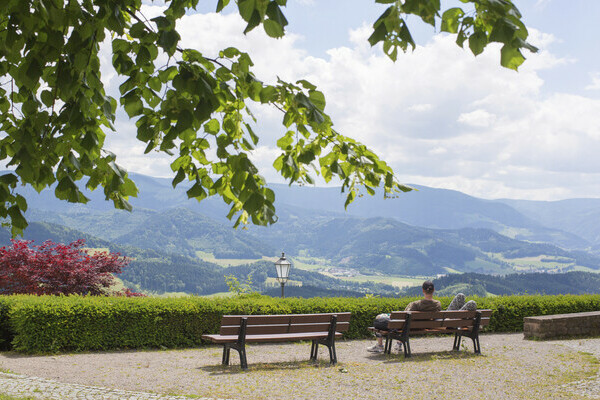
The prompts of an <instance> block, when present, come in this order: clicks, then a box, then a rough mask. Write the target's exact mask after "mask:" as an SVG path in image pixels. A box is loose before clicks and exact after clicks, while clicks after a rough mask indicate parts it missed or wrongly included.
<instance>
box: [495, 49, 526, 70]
mask: <svg viewBox="0 0 600 400" xmlns="http://www.w3.org/2000/svg"><path fill="white" fill-rule="evenodd" d="M523 61H525V57H523V54H521V51H520V50H519V49H518V48H515V47H512V46H509V45H507V44H505V45H504V46H502V49H501V50H500V64H502V66H503V67H506V68H510V69H514V70H515V71H516V70H517V69H518V68H519V65H521V64H523Z"/></svg>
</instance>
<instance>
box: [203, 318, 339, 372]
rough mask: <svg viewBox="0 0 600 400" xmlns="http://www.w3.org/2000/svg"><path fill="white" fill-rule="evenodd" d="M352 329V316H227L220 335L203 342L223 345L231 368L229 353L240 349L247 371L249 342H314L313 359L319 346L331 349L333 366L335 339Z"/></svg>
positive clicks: (243, 367) (207, 338)
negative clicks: (208, 341) (247, 346)
mask: <svg viewBox="0 0 600 400" xmlns="http://www.w3.org/2000/svg"><path fill="white" fill-rule="evenodd" d="M349 327H350V313H349V312H343V313H327V314H290V315H224V316H223V318H222V319H221V330H220V333H219V334H218V335H202V339H205V340H210V341H211V342H213V343H217V344H222V345H223V361H222V363H223V365H229V352H230V350H231V349H234V350H237V352H238V353H239V355H240V364H241V366H242V369H247V368H248V362H247V360H246V343H271V342H290V341H299V340H310V341H312V347H311V350H310V359H311V360H312V361H316V359H317V353H318V348H319V345H320V344H322V345H325V346H327V348H328V349H329V358H330V362H331V364H336V363H337V355H336V353H335V339H336V338H339V337H341V336H342V332H346V331H347V330H348V328H349Z"/></svg>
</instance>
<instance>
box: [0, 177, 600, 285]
mask: <svg viewBox="0 0 600 400" xmlns="http://www.w3.org/2000/svg"><path fill="white" fill-rule="evenodd" d="M131 177H132V179H133V180H134V181H135V182H136V184H137V185H138V187H139V188H140V194H139V196H138V198H133V199H132V201H131V203H132V205H133V207H134V211H133V212H126V211H121V210H114V209H112V203H109V202H106V201H104V199H103V195H102V193H100V192H99V191H96V192H92V193H89V192H88V193H87V194H86V195H87V196H88V197H90V198H91V201H90V202H89V203H88V204H87V205H82V204H70V203H66V202H63V201H60V200H57V199H55V198H54V196H53V193H52V192H51V191H43V192H42V193H40V194H37V193H36V192H35V191H33V190H29V189H27V188H25V189H24V191H22V194H24V195H25V197H26V198H27V200H28V203H29V210H28V211H27V214H26V216H27V218H28V220H29V221H31V222H34V221H35V222H38V223H40V224H37V225H35V226H36V228H35V229H34V231H35V232H36V235H35V236H36V241H39V240H43V237H44V233H41V232H46V233H45V234H46V235H47V238H50V239H53V240H56V239H55V238H56V237H59V238H62V240H67V239H68V238H71V237H73V238H78V237H77V236H78V235H79V236H80V237H83V236H85V237H87V238H88V245H90V247H110V248H111V249H112V248H119V249H123V248H124V249H141V250H144V249H145V250H153V251H156V252H159V253H160V254H172V255H179V256H183V257H187V258H189V259H191V260H199V259H204V262H210V261H211V260H212V261H214V260H218V259H241V260H248V262H251V261H252V260H255V261H258V260H260V259H262V258H263V257H274V256H276V255H278V253H279V252H281V251H285V252H286V253H287V254H288V255H291V256H292V257H296V258H298V259H299V260H302V261H303V262H308V263H315V262H317V263H321V264H327V265H332V266H337V267H339V268H345V269H347V270H351V271H352V270H353V271H358V272H360V273H362V274H366V275H395V276H399V275H401V276H433V275H436V274H446V273H449V272H478V273H486V274H507V273H510V272H515V271H517V272H518V271H527V272H534V271H543V270H554V271H569V270H574V269H575V270H577V269H583V270H598V269H600V256H598V254H597V252H598V250H599V249H600V232H599V229H597V228H596V226H595V224H594V223H593V221H594V220H597V217H598V216H600V215H599V214H598V213H600V199H573V200H565V201H559V202H534V201H523V200H509V199H502V200H484V199H478V198H475V197H472V196H468V195H466V194H464V193H460V192H457V191H452V190H445V189H434V188H428V187H423V186H417V185H413V186H414V187H416V189H417V190H416V191H414V192H409V193H404V194H400V195H399V196H398V197H397V198H393V199H383V197H382V196H380V195H376V196H364V197H360V198H357V199H356V200H355V202H354V203H352V204H351V205H350V206H349V207H348V209H347V210H346V211H345V210H344V209H343V202H344V196H343V194H342V193H340V189H339V188H319V187H306V186H305V187H296V186H287V185H277V184H274V185H270V186H271V188H272V189H273V190H274V191H275V194H276V202H275V204H276V207H277V214H278V217H279V221H278V222H277V223H276V224H274V225H273V226H270V227H257V226H248V227H246V228H245V229H232V225H233V223H232V222H231V221H229V220H227V219H226V218H225V215H226V214H227V206H226V205H225V204H224V203H222V202H221V201H220V200H218V199H216V198H209V199H206V200H204V201H202V202H201V203H198V202H197V201H195V200H188V199H187V196H186V194H185V189H186V188H185V186H182V187H178V188H177V189H173V188H172V186H171V182H170V180H169V179H164V178H153V177H148V176H144V175H138V174H132V175H131ZM32 226H33V224H32ZM44 227H45V228H44ZM49 227H51V229H50V228H49ZM73 230H75V231H73ZM29 231H31V229H28V231H26V234H25V237H26V238H31V237H32V235H31V233H29ZM60 232H62V233H60ZM0 239H2V242H6V241H7V240H8V234H7V233H6V232H4V233H2V234H1V237H0ZM68 240H70V239H68ZM73 240H74V239H73ZM315 260H318V261H315ZM346 289H347V288H340V290H346Z"/></svg>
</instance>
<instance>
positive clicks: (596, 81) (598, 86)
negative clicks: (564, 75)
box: [585, 72, 600, 90]
mask: <svg viewBox="0 0 600 400" xmlns="http://www.w3.org/2000/svg"><path fill="white" fill-rule="evenodd" d="M590 78H591V80H592V82H591V83H590V84H589V85H587V86H586V87H585V89H586V90H600V72H594V73H593V74H590Z"/></svg>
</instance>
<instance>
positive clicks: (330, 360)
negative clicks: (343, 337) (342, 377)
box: [327, 342, 337, 365]
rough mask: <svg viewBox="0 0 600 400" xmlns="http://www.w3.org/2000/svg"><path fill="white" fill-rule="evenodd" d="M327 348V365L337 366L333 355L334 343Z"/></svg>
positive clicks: (335, 357)
mask: <svg viewBox="0 0 600 400" xmlns="http://www.w3.org/2000/svg"><path fill="white" fill-rule="evenodd" d="M327 347H329V363H330V364H331V365H335V364H337V354H335V342H333V343H331V346H327Z"/></svg>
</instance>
